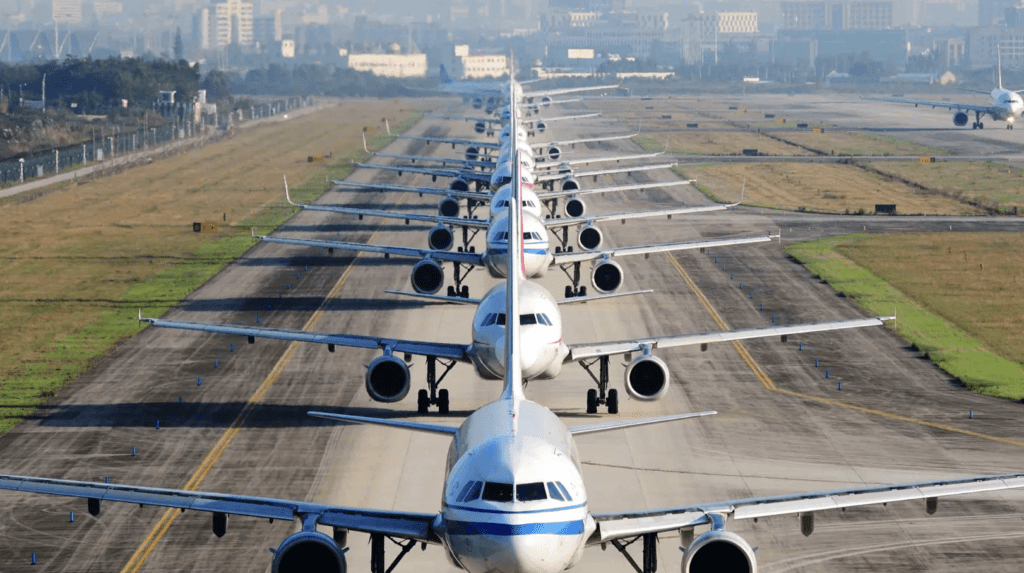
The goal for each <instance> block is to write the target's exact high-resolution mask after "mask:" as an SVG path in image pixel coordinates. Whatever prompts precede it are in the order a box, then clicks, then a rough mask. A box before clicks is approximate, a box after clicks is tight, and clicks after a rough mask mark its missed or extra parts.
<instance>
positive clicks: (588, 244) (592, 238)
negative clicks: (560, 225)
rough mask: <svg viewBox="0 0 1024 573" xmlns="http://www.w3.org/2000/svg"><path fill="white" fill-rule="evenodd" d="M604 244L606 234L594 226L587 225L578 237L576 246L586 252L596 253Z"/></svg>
mask: <svg viewBox="0 0 1024 573" xmlns="http://www.w3.org/2000/svg"><path fill="white" fill-rule="evenodd" d="M603 242H604V233H602V232H601V229H598V228H597V227H595V226H593V225H587V226H586V227H583V228H582V229H580V232H579V233H578V234H577V235H576V244H578V245H579V246H580V248H581V249H583V250H585V251H594V250H597V249H600V248H601V244H602V243H603Z"/></svg>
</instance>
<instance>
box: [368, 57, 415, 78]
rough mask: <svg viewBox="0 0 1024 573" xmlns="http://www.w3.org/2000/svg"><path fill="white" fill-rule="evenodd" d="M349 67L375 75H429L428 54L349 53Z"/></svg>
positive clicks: (401, 76) (399, 76) (405, 76)
mask: <svg viewBox="0 0 1024 573" xmlns="http://www.w3.org/2000/svg"><path fill="white" fill-rule="evenodd" d="M348 67H349V68H350V69H353V70H356V71H359V72H370V73H372V74H373V75H375V76H386V77H391V78H412V77H423V76H426V75H427V55H426V54H349V56H348Z"/></svg>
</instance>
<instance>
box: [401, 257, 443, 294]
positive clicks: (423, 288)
mask: <svg viewBox="0 0 1024 573" xmlns="http://www.w3.org/2000/svg"><path fill="white" fill-rule="evenodd" d="M409 280H410V281H411V282H412V288H413V290H415V291H416V292H418V293H420V294H434V293H436V292H437V291H439V290H441V287H442V286H443V285H444V269H443V268H441V265H440V263H438V262H437V261H432V260H430V259H425V260H422V261H420V262H418V263H416V264H415V265H414V266H413V267H412V272H411V273H410V277H409Z"/></svg>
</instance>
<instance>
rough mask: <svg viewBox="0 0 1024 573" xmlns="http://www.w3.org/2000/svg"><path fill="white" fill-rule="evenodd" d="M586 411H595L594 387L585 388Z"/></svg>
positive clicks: (595, 397) (589, 412)
mask: <svg viewBox="0 0 1024 573" xmlns="http://www.w3.org/2000/svg"><path fill="white" fill-rule="evenodd" d="M587 413H588V414H596V413H597V390H596V389H594V388H591V389H590V390H587Z"/></svg>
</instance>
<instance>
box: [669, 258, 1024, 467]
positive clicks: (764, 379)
mask: <svg viewBox="0 0 1024 573" xmlns="http://www.w3.org/2000/svg"><path fill="white" fill-rule="evenodd" d="M666 256H667V257H668V260H669V261H670V262H671V263H672V266H674V267H675V268H676V270H677V271H678V272H679V276H681V277H683V281H684V282H685V283H686V284H687V286H689V287H690V290H692V291H693V293H694V294H696V295H697V300H699V301H700V304H701V305H702V306H703V307H704V309H705V310H707V311H708V314H710V315H711V318H712V319H714V321H715V322H716V323H717V324H718V327H719V328H721V329H722V330H729V325H728V324H727V323H726V322H725V320H724V319H723V318H722V316H721V315H720V314H718V311H716V310H715V308H714V307H713V306H712V305H711V301H709V300H708V299H707V297H706V296H704V293H703V292H701V290H700V288H698V287H697V283H695V282H693V279H692V278H690V275H689V274H688V273H687V272H686V270H685V269H683V267H682V265H680V264H679V261H677V260H676V258H675V257H674V256H672V255H671V254H666ZM732 345H733V346H734V347H735V348H736V351H737V352H739V354H740V357H741V358H743V361H744V362H746V363H747V366H749V367H750V370H751V371H753V373H754V375H755V376H757V379H758V380H760V381H761V384H763V385H764V387H765V388H767V389H768V390H771V391H772V392H778V393H779V394H785V395H786V396H792V397H794V398H801V399H803V400H813V401H815V402H818V403H821V404H828V405H830V406H836V407H839V408H846V409H848V410H854V411H857V412H861V413H863V414H870V415H873V416H880V417H882V418H886V419H888V420H895V421H898V422H907V423H910V424H917V425H918V426H925V427H927V428H935V429H937V430H944V431H947V432H954V433H957V434H963V435H965V436H971V437H974V438H982V439H985V440H991V441H993V442H999V443H1001V444H1007V445H1011V446H1017V447H1020V448H1024V441H1020V440H1011V439H1010V438H1003V437H1000V436H993V435H990V434H982V433H980V432H974V431H971V430H964V429H962V428H957V427H956V426H950V425H947V424H940V423H937V422H928V421H925V420H919V419H917V418H911V417H910V416H903V415H901V414H893V413H891V412H886V411H884V410H876V409H874V408H866V407H864V406H856V405H854V404H848V403H846V402H840V401H838V400H834V399H832V398H825V397H823V396H814V395H812V394H804V393H803V392H795V391H793V390H784V389H782V388H779V387H777V386H775V383H774V382H772V380H771V378H769V377H768V374H766V373H765V371H764V370H763V369H762V368H761V366H760V365H759V364H758V363H757V361H756V360H754V357H753V356H751V355H750V353H749V352H747V349H746V347H745V346H743V343H741V342H740V341H738V340H734V341H732Z"/></svg>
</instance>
